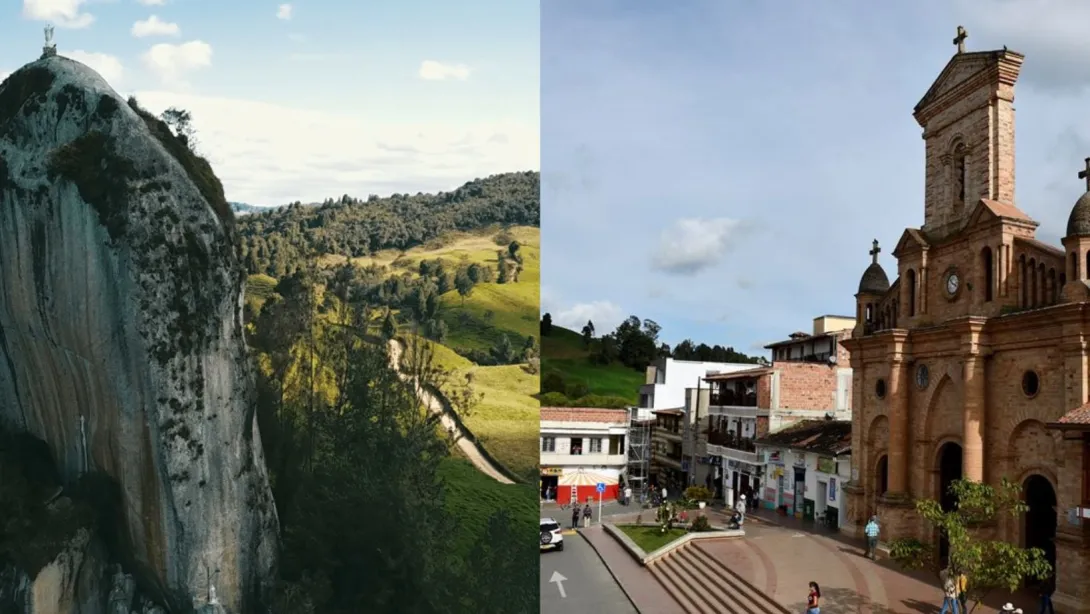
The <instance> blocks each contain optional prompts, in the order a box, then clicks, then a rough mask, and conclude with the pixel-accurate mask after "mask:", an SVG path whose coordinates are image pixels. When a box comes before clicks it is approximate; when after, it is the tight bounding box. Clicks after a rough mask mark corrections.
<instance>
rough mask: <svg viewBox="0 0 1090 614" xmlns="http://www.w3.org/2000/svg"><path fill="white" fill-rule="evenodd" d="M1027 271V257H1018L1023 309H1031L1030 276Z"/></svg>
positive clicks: (1023, 255) (1019, 284)
mask: <svg viewBox="0 0 1090 614" xmlns="http://www.w3.org/2000/svg"><path fill="white" fill-rule="evenodd" d="M1027 273H1028V271H1026V255H1025V254H1022V255H1021V256H1019V257H1018V286H1019V288H1018V289H1019V293H1020V294H1021V295H1022V307H1029V276H1028V275H1027Z"/></svg>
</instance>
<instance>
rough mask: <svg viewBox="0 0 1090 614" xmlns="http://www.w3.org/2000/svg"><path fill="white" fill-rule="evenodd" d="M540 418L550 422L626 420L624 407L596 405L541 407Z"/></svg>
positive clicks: (612, 422)
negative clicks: (598, 406) (612, 407)
mask: <svg viewBox="0 0 1090 614" xmlns="http://www.w3.org/2000/svg"><path fill="white" fill-rule="evenodd" d="M541 420H542V421H546V420H548V421H552V422H608V423H611V424H624V423H626V422H628V410H626V409H599V408H596V407H542V408H541Z"/></svg>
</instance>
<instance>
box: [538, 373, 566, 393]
mask: <svg viewBox="0 0 1090 614" xmlns="http://www.w3.org/2000/svg"><path fill="white" fill-rule="evenodd" d="M541 392H543V393H549V392H558V393H560V394H564V393H565V387H564V378H563V377H560V374H559V373H549V374H547V375H546V376H545V377H543V378H541Z"/></svg>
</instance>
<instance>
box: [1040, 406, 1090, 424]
mask: <svg viewBox="0 0 1090 614" xmlns="http://www.w3.org/2000/svg"><path fill="white" fill-rule="evenodd" d="M1049 426H1052V427H1055V428H1067V429H1080V430H1081V429H1086V430H1090V403H1087V404H1086V405H1083V406H1082V407H1076V408H1075V409H1072V410H1071V411H1069V412H1067V413H1066V414H1064V415H1063V417H1062V418H1060V419H1059V420H1057V421H1056V422H1054V423H1052V424H1050V425H1049Z"/></svg>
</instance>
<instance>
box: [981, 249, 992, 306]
mask: <svg viewBox="0 0 1090 614" xmlns="http://www.w3.org/2000/svg"><path fill="white" fill-rule="evenodd" d="M980 266H981V268H983V269H984V300H985V301H990V300H992V285H993V284H994V280H995V269H994V267H993V265H992V248H990V247H985V248H984V249H983V250H981V252H980Z"/></svg>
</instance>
